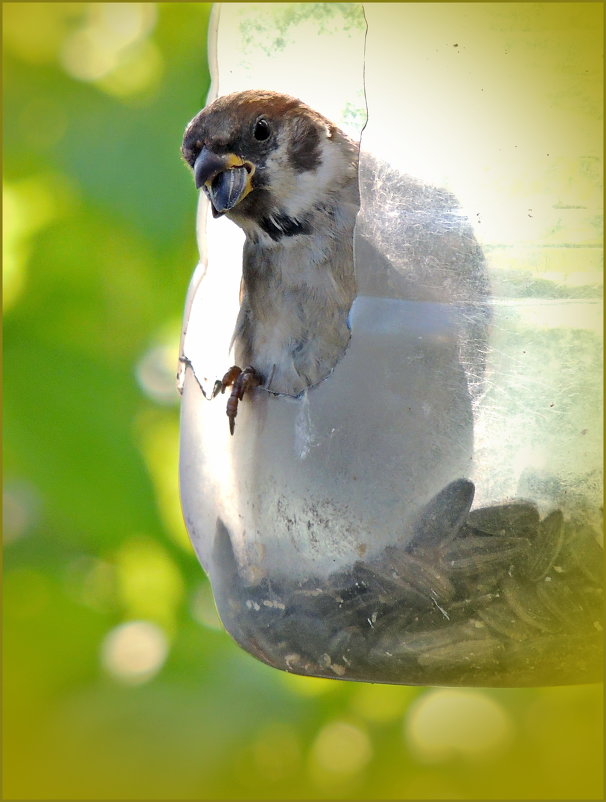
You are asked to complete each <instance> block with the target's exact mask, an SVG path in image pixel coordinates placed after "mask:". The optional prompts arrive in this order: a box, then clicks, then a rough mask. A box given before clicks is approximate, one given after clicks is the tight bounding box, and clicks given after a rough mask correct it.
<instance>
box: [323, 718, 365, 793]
mask: <svg viewBox="0 0 606 802" xmlns="http://www.w3.org/2000/svg"><path fill="white" fill-rule="evenodd" d="M371 757H372V745H371V742H370V738H369V737H368V735H367V734H366V732H364V730H362V729H361V728H360V727H358V726H355V725H354V724H350V723H348V722H346V721H331V722H330V723H328V724H326V725H325V726H324V727H323V728H322V729H321V730H320V732H319V733H318V735H317V737H316V740H315V741H314V743H313V744H312V747H311V753H310V760H311V765H310V770H311V772H312V776H314V777H315V778H316V780H318V781H319V782H320V783H321V784H324V781H325V780H328V781H329V782H330V779H331V778H339V777H345V778H348V777H352V776H355V775H358V774H359V773H360V772H361V771H362V770H363V769H364V768H365V767H366V765H367V764H368V762H369V761H370V759H371Z"/></svg>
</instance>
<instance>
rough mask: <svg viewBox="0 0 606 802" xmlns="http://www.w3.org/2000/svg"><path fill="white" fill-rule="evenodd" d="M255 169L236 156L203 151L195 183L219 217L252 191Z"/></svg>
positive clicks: (197, 163)
mask: <svg viewBox="0 0 606 802" xmlns="http://www.w3.org/2000/svg"><path fill="white" fill-rule="evenodd" d="M254 172H255V166H254V164H252V162H248V161H244V160H243V159H241V158H240V157H239V156H236V154H235V153H225V154H218V153H213V151H212V150H209V149H208V148H207V147H204V148H202V150H201V151H200V153H199V155H198V158H197V159H196V161H195V162H194V180H195V182H196V187H197V189H203V190H204V192H205V193H206V195H207V196H208V199H209V200H210V202H211V205H212V211H213V215H214V216H215V217H218V216H219V215H221V214H223V213H224V212H227V211H229V209H233V208H234V206H236V204H238V203H240V201H241V200H242V199H243V198H245V197H246V196H247V195H248V193H249V192H251V191H252V189H253V186H252V176H253V174H254Z"/></svg>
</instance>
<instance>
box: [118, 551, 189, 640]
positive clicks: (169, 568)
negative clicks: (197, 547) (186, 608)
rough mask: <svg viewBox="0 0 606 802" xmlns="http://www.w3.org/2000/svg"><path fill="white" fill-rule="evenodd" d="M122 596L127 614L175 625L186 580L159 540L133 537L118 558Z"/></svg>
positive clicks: (168, 625)
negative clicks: (184, 580)
mask: <svg viewBox="0 0 606 802" xmlns="http://www.w3.org/2000/svg"><path fill="white" fill-rule="evenodd" d="M116 569H117V578H118V588H119V594H120V597H121V600H122V604H123V605H124V607H125V609H126V612H127V615H129V616H130V617H132V618H145V619H151V620H153V621H157V622H158V623H160V624H162V626H163V627H165V628H166V629H168V630H172V629H173V627H174V626H175V619H176V615H177V608H178V606H179V604H180V602H181V599H182V598H183V592H184V588H183V579H182V577H181V573H180V571H179V569H178V568H177V565H176V564H175V562H174V561H173V560H172V558H171V557H170V556H169V554H168V553H167V552H166V551H165V550H164V549H163V548H162V547H161V546H160V545H159V544H158V543H156V542H155V541H153V540H151V539H149V538H146V537H132V538H130V539H129V540H127V541H125V543H123V545H122V546H121V547H120V549H119V551H118V553H117V555H116Z"/></svg>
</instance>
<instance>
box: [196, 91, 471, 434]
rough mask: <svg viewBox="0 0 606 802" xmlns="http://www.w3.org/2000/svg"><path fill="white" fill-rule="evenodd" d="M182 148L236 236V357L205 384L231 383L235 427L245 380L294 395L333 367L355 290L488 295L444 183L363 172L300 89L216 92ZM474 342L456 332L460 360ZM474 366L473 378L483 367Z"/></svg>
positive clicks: (374, 168) (377, 170)
mask: <svg viewBox="0 0 606 802" xmlns="http://www.w3.org/2000/svg"><path fill="white" fill-rule="evenodd" d="M181 153H182V157H183V159H184V161H185V162H186V164H187V165H188V166H189V167H190V168H191V171H192V173H193V178H194V181H195V185H196V188H197V189H198V190H201V191H202V192H203V193H204V195H205V196H206V198H207V199H208V201H209V203H210V208H211V211H212V215H213V217H215V218H217V217H221V216H225V217H227V218H228V219H230V220H231V221H233V222H234V223H235V224H236V225H238V226H239V227H240V228H241V229H242V230H243V232H244V234H245V242H244V247H243V256H242V278H241V289H240V310H239V314H238V317H237V320H236V323H235V329H234V335H233V341H232V345H233V348H234V356H235V363H236V364H234V365H233V366H232V367H231V368H229V370H227V371H226V373H225V375H224V376H223V377H222V379H218V380H217V382H216V383H215V387H214V392H213V396H214V395H217V394H218V393H219V392H225V389H226V388H227V387H229V386H231V387H232V391H231V395H230V397H229V399H228V402H227V410H226V411H227V416H228V419H229V426H230V432H231V433H232V434H233V433H234V428H235V419H236V416H237V410H238V403H239V402H240V401H241V400H242V398H243V397H244V395H245V393H246V392H247V391H250V390H252V389H253V388H254V387H262V388H264V389H266V390H268V391H269V392H270V393H274V394H283V395H288V396H294V397H297V396H300V395H301V394H302V393H303V392H304V391H305V390H307V389H308V388H311V387H314V386H315V385H317V384H318V383H320V382H321V381H323V380H324V379H326V378H327V377H328V376H329V375H330V374H331V372H332V371H333V370H334V368H335V366H336V364H337V363H338V361H339V360H340V358H341V357H342V356H343V354H344V353H345V351H346V349H347V347H348V343H349V341H350V337H351V328H350V321H349V313H350V310H351V307H352V304H353V302H354V300H355V298H356V296H357V295H358V293H359V292H360V291H363V292H364V293H365V294H366V295H371V296H377V295H379V296H380V295H381V294H385V287H386V286H387V287H388V289H389V294H390V295H392V296H393V297H399V298H407V299H409V300H438V301H448V302H450V301H455V302H457V301H461V300H462V301H463V302H465V303H468V302H472V303H475V302H476V301H482V300H483V299H484V298H485V296H486V293H487V289H486V284H485V274H484V268H483V257H482V253H481V250H480V248H479V246H478V245H477V242H476V241H475V239H474V237H473V234H472V233H471V229H468V228H466V227H465V226H466V224H465V223H464V222H463V223H462V222H461V215H460V213H459V212H458V209H457V205H456V201H455V200H454V198H452V196H451V195H450V193H448V192H445V191H442V190H436V189H435V188H432V187H427V186H426V185H424V184H422V183H421V182H419V181H415V180H412V179H409V178H403V177H402V176H401V175H400V174H399V173H397V172H396V171H394V170H393V169H392V168H390V167H389V166H386V165H385V164H383V163H381V162H379V161H378V160H376V159H373V158H370V157H369V158H367V159H366V160H365V162H364V170H363V171H362V170H361V164H360V149H359V144H358V143H357V142H354V141H353V140H352V139H351V138H350V137H349V136H347V135H346V134H345V133H344V132H343V131H342V130H341V129H340V128H338V126H337V125H335V124H334V123H333V122H331V121H330V120H329V119H327V118H326V117H325V116H324V115H322V114H320V113H319V112H317V111H315V110H314V109H312V108H311V107H310V106H308V105H307V104H305V103H304V102H303V101H301V100H299V99H298V98H295V97H291V96H289V95H285V94H282V93H278V92H274V91H268V90H245V91H240V92H235V93H232V94H228V95H225V96H222V97H219V98H217V99H216V100H214V101H213V102H212V103H210V104H209V105H208V106H206V107H205V108H203V109H202V110H201V111H200V112H199V113H198V114H196V116H195V117H194V118H193V119H192V120H191V121H190V122H189V123H188V125H187V126H186V129H185V133H184V136H183V142H182V146H181ZM379 180H380V185H381V193H380V194H379V196H378V197H377V196H376V195H375V194H374V193H372V197H368V198H367V201H366V205H367V212H368V210H371V211H372V215H369V214H368V213H367V214H366V217H364V215H362V216H361V217H359V213H360V207H361V202H360V187H361V186H362V189H363V190H364V189H366V190H367V195H368V190H369V188H371V187H372V185H373V182H374V183H375V184H376V183H377V181H379ZM390 186H391V187H392V190H391V194H390V190H389V188H390ZM394 201H395V206H394ZM373 203H374V205H375V206H377V204H378V205H379V207H380V208H378V209H375V208H374V207H373ZM390 203H391V206H392V207H393V208H390ZM382 211H383V212H384V214H382V213H381V212H382ZM369 217H373V218H376V220H372V221H371V222H372V223H373V225H372V226H370V225H369ZM394 220H395V225H394ZM356 221H358V227H357V229H356ZM436 221H437V222H436ZM377 223H378V225H377ZM356 230H357V233H358V236H357V241H356V246H355V247H356V250H357V255H358V262H359V261H360V259H363V260H364V262H365V264H366V265H368V266H369V267H368V269H366V270H365V273H364V277H363V279H362V281H360V277H359V276H357V275H356V270H355V269H354V262H355V259H354V241H355V240H356V237H355V236H354V232H355V231H356ZM428 249H429V251H433V255H432V256H431V258H429V259H428V258H426V257H427V252H428ZM436 253H437V254H438V256H437V257H436V255H435V254H436ZM472 317H473V316H472ZM468 319H470V318H469V316H468ZM474 322H475V323H477V316H476V317H475V318H474ZM480 325H481V326H483V325H484V321H481V323H480ZM470 330H471V329H470ZM471 339H472V340H473V343H472V346H471V349H470V348H469V347H468V345H469V344H468V343H467V345H466V342H467V341H466V338H465V337H462V339H461V351H462V354H463V358H465V359H468V357H469V355H467V356H465V354H464V353H463V352H465V350H466V348H467V351H470V350H471V352H473V354H474V356H472V357H471V361H473V360H474V359H475V361H476V363H478V364H479V363H480V362H481V358H480V357H478V356H477V355H478V354H480V352H481V350H482V349H481V348H478V347H477V346H478V342H479V340H478V332H477V331H475V332H474V334H473V337H472V338H471ZM467 340H469V338H467ZM476 357H477V358H476ZM478 364H476V365H475V366H474V368H473V369H472V370H470V375H471V374H474V375H478V374H479V373H481V365H479V366H478Z"/></svg>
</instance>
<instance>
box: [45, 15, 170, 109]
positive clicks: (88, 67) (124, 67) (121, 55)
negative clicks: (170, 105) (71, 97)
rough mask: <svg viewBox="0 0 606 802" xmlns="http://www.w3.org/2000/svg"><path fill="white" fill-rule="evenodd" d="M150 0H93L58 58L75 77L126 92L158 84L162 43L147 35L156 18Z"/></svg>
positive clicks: (108, 88) (137, 90)
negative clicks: (145, 0) (138, 0)
mask: <svg viewBox="0 0 606 802" xmlns="http://www.w3.org/2000/svg"><path fill="white" fill-rule="evenodd" d="M156 17H157V12H156V7H155V5H154V4H151V3H92V4H90V5H89V6H88V13H87V15H86V17H85V18H84V19H83V24H82V25H81V26H80V27H79V28H78V29H77V30H75V31H74V32H73V33H72V34H71V35H70V36H68V37H67V38H66V39H65V42H64V43H63V46H62V48H61V53H60V61H61V64H62V66H63V68H64V70H65V71H66V72H67V74H68V75H70V76H71V77H72V78H75V79H77V80H79V81H86V82H93V83H96V84H97V85H98V86H99V87H100V88H101V89H103V90H104V91H106V92H108V93H110V94H114V95H118V96H123V97H128V96H129V95H133V94H136V93H139V92H142V91H144V90H147V89H149V88H150V87H151V86H153V85H155V84H157V82H158V80H159V78H160V77H161V74H162V58H161V55H160V53H159V51H158V48H157V47H156V46H155V45H154V44H153V42H150V41H148V40H147V37H148V36H149V34H150V33H151V32H152V30H153V28H154V26H155V23H156Z"/></svg>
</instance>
